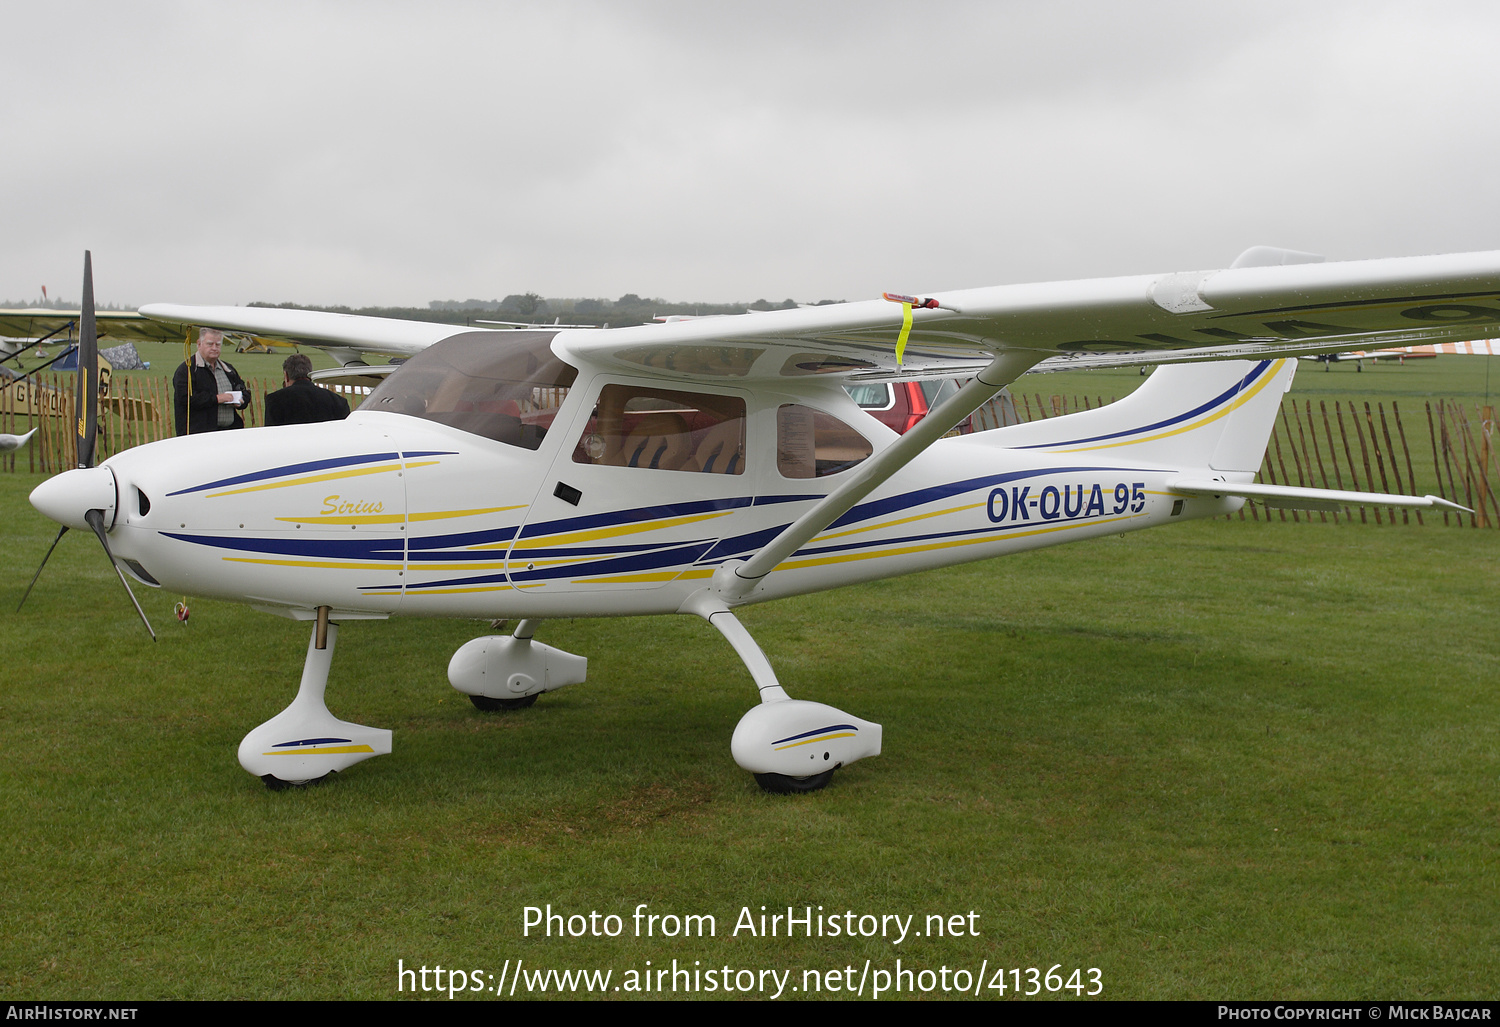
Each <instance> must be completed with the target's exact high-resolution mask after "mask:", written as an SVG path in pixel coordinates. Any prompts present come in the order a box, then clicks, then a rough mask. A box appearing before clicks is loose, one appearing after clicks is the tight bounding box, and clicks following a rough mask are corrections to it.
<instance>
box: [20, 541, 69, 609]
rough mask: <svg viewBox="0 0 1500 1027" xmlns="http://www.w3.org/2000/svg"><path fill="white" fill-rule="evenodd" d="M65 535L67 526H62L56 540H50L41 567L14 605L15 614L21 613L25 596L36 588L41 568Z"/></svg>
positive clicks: (50, 557)
mask: <svg viewBox="0 0 1500 1027" xmlns="http://www.w3.org/2000/svg"><path fill="white" fill-rule="evenodd" d="M67 533H68V526H67V525H66V524H64V525H63V526H62V528H61V529H60V530H59V531H58V533H57V538H55V539H53V540H52V545H51V547H49V548H48V550H47V555H46V556H44V557H42V563H41V566H40V567H38V568H37V569H36V573H35V574H33V575H32V576H31V584H30V585H27V586H26V594H25V595H23V596H21V601H20V602H19V603H17V604H16V612H17V613H20V612H21V607H23V606H25V605H26V596H29V595H31V590H32V589H33V588H34V587H36V579H37V578H40V577H41V576H42V567H45V566H47V561H48V560H50V559H52V550H53V549H56V548H57V544H58V543H59V542H61V541H62V537H63V536H64V535H66V534H67Z"/></svg>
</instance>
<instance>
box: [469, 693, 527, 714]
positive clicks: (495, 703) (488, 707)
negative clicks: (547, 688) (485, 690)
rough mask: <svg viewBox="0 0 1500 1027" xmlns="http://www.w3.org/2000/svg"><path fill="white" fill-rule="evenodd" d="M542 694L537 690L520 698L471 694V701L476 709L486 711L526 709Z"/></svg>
mask: <svg viewBox="0 0 1500 1027" xmlns="http://www.w3.org/2000/svg"><path fill="white" fill-rule="evenodd" d="M541 694H542V693H540V692H535V693H533V694H531V695H523V696H521V698H519V699H491V698H490V697H489V696H487V695H471V696H469V702H471V703H473V704H474V708H475V709H476V710H483V711H484V712H485V713H495V712H497V711H499V710H524V709H525V708H526V707H528V706H531V705H534V704H535V703H536V697H537V696H538V695H541Z"/></svg>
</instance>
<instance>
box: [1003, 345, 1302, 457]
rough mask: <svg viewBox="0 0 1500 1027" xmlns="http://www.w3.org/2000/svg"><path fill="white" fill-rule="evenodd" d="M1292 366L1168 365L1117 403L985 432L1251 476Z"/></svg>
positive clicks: (1031, 444) (1027, 443) (1019, 443)
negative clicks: (1243, 473) (1249, 474)
mask: <svg viewBox="0 0 1500 1027" xmlns="http://www.w3.org/2000/svg"><path fill="white" fill-rule="evenodd" d="M1296 371H1297V362H1296V361H1295V360H1260V361H1253V360H1226V361H1216V362H1209V363H1194V364H1168V365H1165V366H1162V367H1158V368H1157V369H1156V371H1155V372H1154V373H1153V374H1152V375H1151V377H1150V378H1149V379H1148V380H1147V381H1146V383H1145V384H1144V385H1142V386H1141V387H1140V388H1139V389H1137V390H1136V391H1135V392H1133V393H1131V394H1130V395H1129V396H1126V397H1125V398H1124V399H1123V400H1120V401H1119V402H1118V403H1111V404H1110V405H1109V406H1106V407H1099V408H1098V409H1096V410H1086V411H1083V412H1082V413H1077V414H1068V415H1065V416H1063V417H1053V418H1049V419H1046V420H1041V421H1031V422H1029V423H1027V424H1020V425H1015V426H1014V427H1010V428H1000V429H997V430H995V431H993V432H986V433H985V435H986V436H987V437H988V438H990V439H992V440H993V442H994V444H995V445H1000V446H1005V447H1007V448H1010V449H1044V450H1048V451H1050V452H1054V453H1090V452H1092V453H1097V454H1100V455H1103V454H1104V453H1105V452H1106V451H1107V452H1108V453H1109V455H1110V457H1111V458H1120V459H1126V460H1132V461H1139V462H1142V463H1151V464H1159V465H1162V466H1168V467H1206V468H1211V469H1213V470H1215V471H1225V472H1245V473H1251V474H1253V473H1254V472H1255V471H1256V470H1257V469H1259V467H1260V463H1261V458H1262V457H1263V456H1264V455H1265V451H1266V442H1267V440H1268V439H1269V438H1270V436H1271V430H1272V428H1274V427H1275V424H1276V412H1277V411H1278V410H1279V409H1280V407H1281V397H1282V395H1283V394H1284V393H1285V392H1286V390H1287V389H1289V388H1290V387H1291V384H1292V376H1293V375H1294V374H1295V373H1296Z"/></svg>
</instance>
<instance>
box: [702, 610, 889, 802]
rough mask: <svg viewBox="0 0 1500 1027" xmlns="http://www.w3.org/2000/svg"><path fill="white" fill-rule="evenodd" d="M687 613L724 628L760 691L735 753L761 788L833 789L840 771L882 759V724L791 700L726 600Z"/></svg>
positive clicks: (737, 734)
mask: <svg viewBox="0 0 1500 1027" xmlns="http://www.w3.org/2000/svg"><path fill="white" fill-rule="evenodd" d="M685 612H691V613H696V614H698V616H700V617H702V618H703V619H704V620H706V621H708V622H709V623H710V624H712V625H713V626H714V627H715V628H717V629H718V631H719V634H721V635H723V636H724V638H725V639H727V640H728V642H729V644H730V645H732V646H734V651H735V652H736V653H738V654H739V657H740V659H741V660H742V661H743V662H744V664H745V668H746V669H747V670H749V671H750V676H751V677H752V678H754V679H755V687H756V688H758V689H759V690H760V705H759V706H757V707H755V708H754V709H753V710H751V711H750V712H749V713H746V714H745V715H744V716H743V717H741V718H740V722H739V724H737V725H736V726H735V729H734V737H733V738H732V739H731V740H730V743H729V750H730V752H731V753H733V754H734V761H735V762H736V763H738V764H739V765H740V766H741V767H742V768H743V769H745V770H748V771H750V773H752V774H754V775H755V783H756V784H758V785H760V786H761V788H763V789H765V790H766V791H768V792H777V793H789V792H815V791H817V790H818V789H820V788H822V787H824V786H825V785H827V784H828V782H829V781H830V780H831V779H832V778H833V772H834V771H835V770H837V769H838V768H839V767H844V766H848V765H849V764H850V763H853V762H854V761H855V760H857V759H862V758H864V757H866V756H879V755H880V735H881V729H880V725H879V724H872V723H870V722H869V721H867V720H860V719H859V718H858V717H851V716H850V715H849V714H847V713H845V712H844V711H843V710H840V709H836V708H834V707H832V706H826V705H824V704H823V703H816V702H805V701H803V700H801V699H793V698H792V697H791V696H789V695H787V694H786V689H784V688H782V687H781V683H780V682H778V681H777V680H776V672H775V671H773V670H772V669H771V661H770V660H768V659H766V654H765V653H764V652H762V651H761V648H760V646H758V645H756V643H755V639H754V638H752V637H751V636H750V632H748V631H746V630H745V626H744V625H743V624H741V623H740V621H739V618H738V617H736V616H735V615H734V613H733V612H732V611H731V610H730V609H729V607H728V606H726V605H725V604H724V603H723V602H722V601H720V600H718V599H716V598H714V597H712V596H704V597H702V598H699V599H697V600H696V601H694V602H692V603H691V604H690V605H689V606H688V607H686V608H685Z"/></svg>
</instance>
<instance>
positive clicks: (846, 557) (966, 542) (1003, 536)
mask: <svg viewBox="0 0 1500 1027" xmlns="http://www.w3.org/2000/svg"><path fill="white" fill-rule="evenodd" d="M1139 516H1141V515H1140V514H1134V515H1131V516H1126V517H1106V518H1096V519H1093V520H1087V521H1080V522H1078V523H1075V524H1057V525H1053V526H1051V527H1046V528H1036V529H1034V530H1032V531H1012V532H1003V533H1000V534H995V535H984V536H982V537H979V538H959V539H949V540H948V541H946V542H929V543H926V544H923V545H919V546H899V547H897V548H895V549H884V550H880V551H878V552H873V553H840V554H838V555H837V556H818V557H811V558H808V559H804V560H798V559H795V558H793V559H789V560H786V561H784V562H782V563H779V564H777V565H776V567H775V568H774V569H773V571H772V573H774V572H775V571H800V570H806V569H807V568H809V567H822V566H824V565H826V564H832V563H853V562H855V561H858V560H879V559H883V558H885V557H890V556H909V555H910V554H912V553H926V552H931V551H933V550H935V549H954V548H957V547H959V546H978V545H983V544H984V543H986V542H1001V541H1005V540H1007V539H1013V538H1027V537H1029V536H1032V535H1047V534H1050V533H1052V532H1055V531H1068V530H1069V529H1072V528H1086V527H1089V526H1090V525H1095V524H1113V523H1115V522H1117V521H1128V520H1131V519H1132V517H1139Z"/></svg>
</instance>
